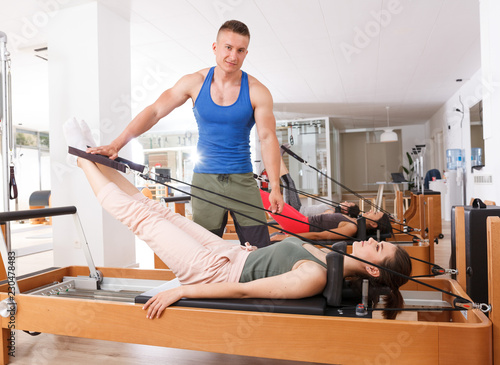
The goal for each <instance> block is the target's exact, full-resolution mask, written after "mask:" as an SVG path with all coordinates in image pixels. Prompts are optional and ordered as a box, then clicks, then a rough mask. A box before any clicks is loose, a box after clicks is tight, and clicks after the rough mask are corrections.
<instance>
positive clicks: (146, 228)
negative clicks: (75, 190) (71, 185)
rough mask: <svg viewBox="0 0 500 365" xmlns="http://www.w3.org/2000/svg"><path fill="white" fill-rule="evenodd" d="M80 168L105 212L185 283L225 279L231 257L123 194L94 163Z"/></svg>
mask: <svg viewBox="0 0 500 365" xmlns="http://www.w3.org/2000/svg"><path fill="white" fill-rule="evenodd" d="M78 165H79V166H80V167H81V168H82V169H83V171H84V173H85V175H86V176H87V178H88V180H89V183H90V185H91V187H92V190H93V191H94V193H95V194H96V196H97V198H98V200H99V201H100V203H101V205H102V206H103V207H104V209H106V211H108V212H109V213H110V214H111V215H112V216H113V217H115V218H116V219H118V220H120V221H121V222H122V223H124V224H125V225H127V227H128V228H129V229H130V230H131V231H133V232H134V233H135V234H136V235H137V236H138V237H139V238H141V239H142V240H143V241H145V242H146V243H147V244H148V245H149V246H150V247H151V248H152V249H153V251H154V252H155V253H156V254H157V255H158V256H159V257H160V258H161V259H162V260H163V261H164V262H165V263H166V264H167V265H168V266H169V268H170V269H172V271H173V272H174V273H175V274H176V276H177V277H178V278H179V280H180V281H181V283H197V282H210V281H217V280H219V275H222V280H223V279H224V273H225V272H224V270H225V268H224V267H225V266H226V265H227V264H228V261H229V260H228V258H227V257H225V256H223V255H221V254H218V253H217V252H214V251H213V250H210V249H208V248H206V247H204V246H203V245H201V244H200V243H199V242H197V241H196V240H195V239H193V237H191V236H190V234H188V233H187V232H185V231H184V230H182V229H180V228H179V227H177V226H176V225H175V224H173V223H172V222H170V221H169V220H168V219H165V217H164V216H163V215H161V214H159V213H157V212H155V211H153V210H151V209H149V207H147V206H145V205H144V204H142V203H141V202H139V201H138V200H136V199H134V198H133V197H131V196H130V195H129V194H127V193H126V192H124V191H122V190H121V189H120V188H119V187H118V186H117V185H116V184H114V183H113V182H112V181H111V180H110V179H109V177H108V176H106V175H104V174H103V173H102V172H101V170H100V169H99V168H98V167H97V166H96V164H94V163H93V162H91V161H88V160H84V159H80V158H79V159H78ZM171 215H172V216H174V215H175V214H174V213H172V214H171ZM221 272H222V274H221Z"/></svg>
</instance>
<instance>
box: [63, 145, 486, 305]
mask: <svg viewBox="0 0 500 365" xmlns="http://www.w3.org/2000/svg"><path fill="white" fill-rule="evenodd" d="M72 151H73V152H72ZM69 152H70V153H71V154H76V153H78V156H79V157H82V158H86V159H89V160H91V161H94V162H97V161H96V160H94V159H95V158H96V156H98V157H97V158H98V159H99V162H97V163H100V164H102V165H105V166H108V167H112V168H115V167H114V166H115V164H123V165H125V166H123V167H120V169H119V171H122V170H124V171H131V170H134V171H137V172H139V175H140V176H141V177H142V178H144V179H146V180H151V181H154V182H156V183H158V184H162V185H165V186H170V185H167V184H166V183H164V182H160V181H158V180H156V179H154V178H151V177H150V176H148V175H147V174H146V173H144V171H146V170H147V168H146V167H145V166H143V165H138V164H136V163H133V162H131V161H128V160H126V159H123V158H121V159H120V161H116V160H111V159H109V158H108V157H106V156H101V155H92V154H88V153H86V152H83V151H81V150H77V149H75V148H72V147H70V150H69ZM87 157H89V158H87ZM110 161H112V162H110ZM129 163H131V164H133V165H134V166H135V168H134V169H132V168H130V166H129V165H128V164H129ZM140 171H143V172H140ZM162 177H163V178H165V180H166V181H167V182H170V181H176V182H180V183H184V184H186V185H189V186H193V185H191V184H188V183H185V182H183V181H180V180H176V179H173V178H171V177H170V176H167V177H165V176H162ZM170 187H171V188H173V189H174V190H178V191H182V190H180V189H178V188H175V187H174V186H170ZM196 188H198V189H200V190H204V191H207V192H210V193H212V194H215V195H221V194H218V193H214V192H211V191H209V190H207V189H203V188H201V187H196ZM182 192H183V193H186V192H184V191H182ZM187 194H189V195H191V196H193V197H196V198H198V199H201V200H204V201H206V202H209V203H211V204H214V205H216V206H220V205H218V204H216V203H213V202H212V201H209V200H208V199H203V198H200V197H197V196H195V195H194V194H190V193H187ZM226 198H229V199H231V200H235V201H238V202H240V203H244V204H246V205H249V206H252V207H255V208H258V209H262V208H260V207H257V206H254V205H252V204H250V203H246V202H243V201H239V200H237V199H234V198H231V197H226ZM264 210H265V211H269V210H267V209H264ZM236 213H238V214H240V215H242V216H245V217H247V218H250V219H252V220H254V221H256V222H259V223H262V224H267V222H260V221H259V220H258V219H255V218H253V217H250V216H247V215H245V214H242V213H239V212H236ZM287 218H289V219H293V218H290V217H287ZM271 226H274V227H275V225H273V224H271ZM283 231H284V230H283ZM287 233H288V234H290V235H293V236H296V237H298V238H300V239H301V240H303V241H305V242H307V243H310V244H313V245H316V244H319V245H320V246H322V247H324V248H326V249H328V250H330V251H333V252H336V253H338V254H340V255H343V256H347V257H351V258H353V259H355V260H357V261H360V262H363V263H365V264H368V265H371V266H373V267H376V268H378V269H380V270H385V271H387V272H389V273H391V274H394V275H398V276H400V277H403V278H405V279H407V280H411V281H413V282H416V283H418V284H420V285H423V286H426V287H428V288H431V289H433V290H436V291H439V292H441V293H444V294H447V295H450V296H452V297H454V301H453V305H454V306H455V308H453V309H454V310H460V309H473V308H475V309H479V310H481V311H483V312H488V311H490V310H491V307H490V306H489V305H488V304H485V303H473V302H472V301H470V300H468V299H466V298H464V297H462V296H460V295H458V294H455V293H452V292H449V291H446V290H443V289H441V288H438V287H436V286H434V285H430V284H427V283H425V282H422V281H420V280H417V279H415V278H413V277H410V276H407V275H404V274H401V273H399V272H396V271H394V270H391V269H388V268H386V267H383V266H380V265H377V264H375V263H372V262H369V261H367V260H364V259H361V258H359V257H356V256H353V255H350V254H348V253H346V252H343V251H342V250H340V249H337V248H335V247H330V246H327V245H324V244H321V243H319V242H316V241H312V240H309V239H306V238H303V237H301V236H300V235H298V234H295V233H292V232H287ZM344 236H345V235H344ZM348 238H349V239H353V238H352V237H348ZM327 270H329V268H328V267H327ZM336 272H338V271H336ZM332 275H333V276H332ZM330 277H332V278H333V277H336V276H335V273H333V274H332V273H331V274H330ZM330 285H332V287H334V288H337V290H340V289H339V288H338V287H336V286H335V284H334V283H332V284H330ZM335 295H338V294H332V293H329V298H330V300H331V301H332V302H336V299H335V298H336V296H335ZM395 310H396V309H395ZM413 310H418V308H413ZM436 310H441V308H439V309H436Z"/></svg>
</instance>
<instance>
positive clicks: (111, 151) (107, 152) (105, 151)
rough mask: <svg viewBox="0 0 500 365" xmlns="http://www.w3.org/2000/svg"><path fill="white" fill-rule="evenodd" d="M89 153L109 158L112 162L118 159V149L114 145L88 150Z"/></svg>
mask: <svg viewBox="0 0 500 365" xmlns="http://www.w3.org/2000/svg"><path fill="white" fill-rule="evenodd" d="M87 153H91V154H93V155H103V156H108V157H109V158H110V159H112V160H114V159H115V158H117V157H118V149H117V148H116V147H114V146H112V145H107V146H99V147H91V148H87Z"/></svg>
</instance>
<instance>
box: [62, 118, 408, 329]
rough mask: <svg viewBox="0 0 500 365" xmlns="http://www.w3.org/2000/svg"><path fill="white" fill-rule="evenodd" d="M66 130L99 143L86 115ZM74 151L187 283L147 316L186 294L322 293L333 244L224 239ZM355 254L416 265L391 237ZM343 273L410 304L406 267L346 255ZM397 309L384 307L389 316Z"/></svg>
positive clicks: (102, 192)
mask: <svg viewBox="0 0 500 365" xmlns="http://www.w3.org/2000/svg"><path fill="white" fill-rule="evenodd" d="M64 134H65V137H66V142H67V143H68V145H69V146H72V147H75V148H78V149H80V150H86V146H87V145H88V146H95V142H94V141H93V139H92V135H91V133H90V129H89V127H88V126H87V124H86V123H85V122H83V121H82V122H78V121H76V120H75V119H72V120H69V121H67V122H66V123H65V124H64ZM68 159H69V160H70V163H73V164H76V165H77V166H79V167H80V168H81V169H82V170H83V172H84V173H85V175H86V177H87V179H88V181H89V183H90V185H91V187H92V190H93V191H94V193H95V195H96V197H97V199H98V201H99V202H100V203H101V205H102V206H103V208H104V209H106V211H108V212H109V213H110V214H111V215H112V216H113V217H115V218H116V219H118V220H119V221H121V222H122V223H123V224H125V225H127V227H128V228H129V229H130V230H131V231H132V232H134V233H135V234H136V235H137V236H138V237H139V238H140V239H142V240H143V241H145V242H146V243H147V244H148V245H149V246H150V247H151V249H152V250H153V251H154V252H155V253H156V254H157V255H158V257H160V259H161V260H162V261H163V262H165V264H167V265H168V267H169V268H170V269H171V270H172V271H173V273H174V274H175V275H176V277H177V278H178V279H179V281H180V283H181V284H182V285H181V286H180V287H176V288H174V289H170V290H166V291H163V292H160V293H158V294H157V295H155V296H154V297H152V298H151V299H149V300H148V301H147V303H146V304H145V305H144V307H143V309H144V310H146V311H147V314H146V317H147V318H149V319H153V318H158V317H160V316H161V314H162V312H163V311H164V310H165V308H167V307H168V306H169V305H171V304H172V303H175V302H176V301H178V300H179V299H181V298H268V299H299V298H306V297H310V296H313V295H317V294H320V293H322V291H323V289H324V287H325V285H326V278H327V270H326V254H327V252H326V250H325V251H323V250H320V249H318V248H316V247H314V246H313V245H311V244H308V243H306V242H303V241H301V240H300V239H298V238H296V237H290V238H288V239H285V240H283V241H281V242H279V243H275V244H273V245H271V246H268V247H265V248H260V249H256V248H255V247H254V246H251V245H250V244H248V243H247V244H246V246H241V245H237V244H235V243H232V242H229V241H225V240H223V239H222V238H220V237H218V236H216V235H215V234H212V233H211V232H209V231H208V230H206V229H204V228H203V227H201V226H199V225H197V224H196V223H194V222H192V221H190V220H189V219H187V218H185V217H183V216H181V215H178V214H175V213H173V212H172V211H171V210H170V209H168V208H166V207H164V206H162V205H161V204H159V203H158V202H156V201H153V200H150V199H148V198H146V197H145V196H144V195H142V194H141V193H140V192H139V191H138V190H137V189H136V188H135V186H133V185H132V184H131V183H130V182H129V181H128V180H127V179H125V178H124V177H123V176H122V175H121V174H120V172H118V171H116V170H114V169H111V168H108V167H106V166H103V165H99V164H96V163H94V162H91V161H89V160H86V159H83V158H77V157H76V156H70V155H68ZM352 254H353V255H354V256H356V257H359V258H361V259H364V260H366V261H369V262H371V263H374V264H376V265H379V266H382V267H386V268H389V269H391V270H393V271H396V272H399V273H401V274H404V275H409V274H410V272H411V261H410V258H409V256H408V254H407V253H406V251H404V250H403V249H401V248H400V247H398V246H395V245H393V244H391V243H389V242H380V243H379V242H377V241H375V240H373V239H372V240H369V241H364V242H355V243H354V244H353V253H352ZM344 277H359V278H368V279H369V280H370V285H374V286H386V287H389V288H390V289H391V294H390V295H388V297H387V298H386V308H387V307H390V308H400V307H401V306H402V304H403V299H402V296H401V293H400V292H399V287H400V286H401V285H403V284H405V282H406V281H407V280H406V279H405V278H403V277H401V276H399V275H395V274H391V273H389V272H388V271H386V270H380V269H378V268H377V267H375V266H372V265H369V264H366V263H363V262H361V261H358V260H356V259H354V258H351V257H345V260H344ZM396 314H397V312H396V311H384V317H385V318H394V317H395V316H396Z"/></svg>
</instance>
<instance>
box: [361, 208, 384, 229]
mask: <svg viewBox="0 0 500 365" xmlns="http://www.w3.org/2000/svg"><path fill="white" fill-rule="evenodd" d="M383 215H384V213H383V212H376V211H374V210H370V211H369V212H366V213H363V217H365V218H366V227H367V228H377V226H378V223H377V222H378V220H379V219H380V218H382V216H383Z"/></svg>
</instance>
